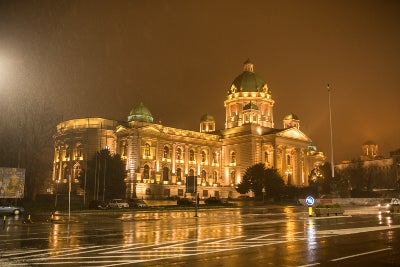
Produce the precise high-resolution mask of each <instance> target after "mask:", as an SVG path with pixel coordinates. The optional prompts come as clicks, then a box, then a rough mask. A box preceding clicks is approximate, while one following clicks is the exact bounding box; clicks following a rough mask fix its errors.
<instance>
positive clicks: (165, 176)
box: [163, 167, 169, 181]
mask: <svg viewBox="0 0 400 267" xmlns="http://www.w3.org/2000/svg"><path fill="white" fill-rule="evenodd" d="M168 180H169V169H168V167H164V168H163V181H168Z"/></svg>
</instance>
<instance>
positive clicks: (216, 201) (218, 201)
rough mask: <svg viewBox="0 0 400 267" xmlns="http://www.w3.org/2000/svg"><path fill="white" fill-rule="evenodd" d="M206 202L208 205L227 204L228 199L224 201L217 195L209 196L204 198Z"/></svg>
mask: <svg viewBox="0 0 400 267" xmlns="http://www.w3.org/2000/svg"><path fill="white" fill-rule="evenodd" d="M204 203H206V204H207V205H223V204H226V201H223V200H222V199H220V198H217V197H209V198H206V199H205V200H204Z"/></svg>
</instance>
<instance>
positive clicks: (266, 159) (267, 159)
mask: <svg viewBox="0 0 400 267" xmlns="http://www.w3.org/2000/svg"><path fill="white" fill-rule="evenodd" d="M264 157H265V162H266V163H269V154H268V151H265V153H264Z"/></svg>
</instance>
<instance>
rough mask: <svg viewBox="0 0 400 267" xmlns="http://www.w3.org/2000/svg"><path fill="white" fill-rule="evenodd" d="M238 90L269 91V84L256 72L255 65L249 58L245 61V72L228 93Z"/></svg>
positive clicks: (238, 77)
mask: <svg viewBox="0 0 400 267" xmlns="http://www.w3.org/2000/svg"><path fill="white" fill-rule="evenodd" d="M237 92H268V87H267V84H266V83H265V82H264V80H263V79H261V78H260V76H258V75H257V74H255V73H254V65H253V63H251V61H250V60H249V59H248V60H246V62H244V66H243V72H242V74H240V75H239V76H237V77H236V79H235V80H234V81H233V83H232V85H231V88H230V90H229V91H228V94H232V93H237Z"/></svg>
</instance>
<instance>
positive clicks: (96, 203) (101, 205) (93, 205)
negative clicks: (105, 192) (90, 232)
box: [89, 200, 108, 210]
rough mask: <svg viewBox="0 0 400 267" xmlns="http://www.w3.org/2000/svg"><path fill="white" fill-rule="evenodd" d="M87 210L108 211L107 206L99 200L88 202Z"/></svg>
mask: <svg viewBox="0 0 400 267" xmlns="http://www.w3.org/2000/svg"><path fill="white" fill-rule="evenodd" d="M89 209H98V210H105V209H108V204H107V203H105V202H104V201H100V200H92V201H90V202H89Z"/></svg>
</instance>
